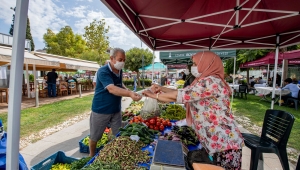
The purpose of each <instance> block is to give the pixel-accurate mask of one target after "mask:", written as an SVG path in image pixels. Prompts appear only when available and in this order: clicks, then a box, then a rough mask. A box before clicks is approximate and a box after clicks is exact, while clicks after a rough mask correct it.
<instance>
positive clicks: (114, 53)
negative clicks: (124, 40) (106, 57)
mask: <svg viewBox="0 0 300 170" xmlns="http://www.w3.org/2000/svg"><path fill="white" fill-rule="evenodd" d="M118 52H120V53H122V54H125V51H124V50H123V49H122V48H114V49H112V50H111V51H110V56H111V57H114V58H116V56H117V53H118Z"/></svg>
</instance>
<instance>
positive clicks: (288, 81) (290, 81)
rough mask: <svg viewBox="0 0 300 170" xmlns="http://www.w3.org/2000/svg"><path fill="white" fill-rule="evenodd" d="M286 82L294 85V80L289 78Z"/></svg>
mask: <svg viewBox="0 0 300 170" xmlns="http://www.w3.org/2000/svg"><path fill="white" fill-rule="evenodd" d="M284 82H287V83H292V82H293V80H292V79H291V78H287V79H285V80H284Z"/></svg>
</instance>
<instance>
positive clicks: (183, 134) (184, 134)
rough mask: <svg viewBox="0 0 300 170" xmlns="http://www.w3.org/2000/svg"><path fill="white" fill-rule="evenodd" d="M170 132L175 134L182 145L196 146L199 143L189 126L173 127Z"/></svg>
mask: <svg viewBox="0 0 300 170" xmlns="http://www.w3.org/2000/svg"><path fill="white" fill-rule="evenodd" d="M172 132H174V133H175V134H177V135H178V136H179V138H180V140H181V142H182V143H183V144H184V145H186V146H187V145H197V143H198V142H199V140H198V137H197V135H196V133H195V131H194V130H193V129H192V128H191V127H189V126H180V127H179V126H173V128H172Z"/></svg>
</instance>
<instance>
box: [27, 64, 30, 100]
mask: <svg viewBox="0 0 300 170" xmlns="http://www.w3.org/2000/svg"><path fill="white" fill-rule="evenodd" d="M26 81H27V96H28V98H30V87H29V84H30V83H29V74H28V64H26Z"/></svg>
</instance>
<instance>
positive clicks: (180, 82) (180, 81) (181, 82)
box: [175, 80, 185, 85]
mask: <svg viewBox="0 0 300 170" xmlns="http://www.w3.org/2000/svg"><path fill="white" fill-rule="evenodd" d="M184 83H185V81H184V80H178V81H176V83H175V84H177V85H184Z"/></svg>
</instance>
